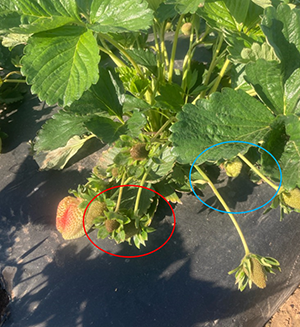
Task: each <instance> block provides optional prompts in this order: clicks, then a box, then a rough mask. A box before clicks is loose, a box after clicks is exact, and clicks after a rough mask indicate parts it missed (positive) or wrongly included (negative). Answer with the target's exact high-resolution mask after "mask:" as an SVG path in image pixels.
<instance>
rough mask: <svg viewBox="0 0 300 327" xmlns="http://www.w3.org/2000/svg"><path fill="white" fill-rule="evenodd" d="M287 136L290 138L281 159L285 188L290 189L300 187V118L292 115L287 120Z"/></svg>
mask: <svg viewBox="0 0 300 327" xmlns="http://www.w3.org/2000/svg"><path fill="white" fill-rule="evenodd" d="M286 134H287V135H288V136H289V137H290V138H289V140H288V142H287V143H286V145H285V148H284V153H283V154H282V156H281V158H280V166H281V169H282V175H283V186H284V187H285V188H286V189H288V190H291V189H294V188H295V187H300V124H299V118H298V117H297V116H295V115H291V116H289V117H288V119H287V120H286Z"/></svg>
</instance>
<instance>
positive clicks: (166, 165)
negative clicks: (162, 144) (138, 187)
mask: <svg viewBox="0 0 300 327" xmlns="http://www.w3.org/2000/svg"><path fill="white" fill-rule="evenodd" d="M175 159H176V157H175V156H174V155H173V154H172V152H171V148H166V149H165V150H164V151H163V153H162V154H161V155H160V156H159V157H155V158H153V159H150V160H148V163H147V165H146V167H145V168H146V169H147V167H148V166H150V165H151V169H150V171H149V173H148V175H147V179H146V180H147V181H148V182H151V183H155V182H158V181H160V180H161V179H163V178H164V176H166V175H167V174H168V173H169V172H170V171H171V170H172V168H173V166H174V164H175Z"/></svg>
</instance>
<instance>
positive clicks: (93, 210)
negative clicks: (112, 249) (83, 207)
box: [84, 200, 106, 228]
mask: <svg viewBox="0 0 300 327" xmlns="http://www.w3.org/2000/svg"><path fill="white" fill-rule="evenodd" d="M105 209H106V204H105V203H104V202H99V201H96V200H95V201H93V202H92V203H91V204H90V206H89V209H88V212H87V214H86V216H85V219H84V223H85V226H88V227H89V228H91V227H92V226H93V220H94V219H95V218H96V217H98V216H103V211H104V210H105Z"/></svg>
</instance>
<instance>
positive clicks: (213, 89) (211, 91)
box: [208, 58, 230, 95]
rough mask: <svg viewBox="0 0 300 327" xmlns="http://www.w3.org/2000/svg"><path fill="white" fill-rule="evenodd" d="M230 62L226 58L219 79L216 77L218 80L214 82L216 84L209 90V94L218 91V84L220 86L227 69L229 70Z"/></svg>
mask: <svg viewBox="0 0 300 327" xmlns="http://www.w3.org/2000/svg"><path fill="white" fill-rule="evenodd" d="M229 64H230V60H229V59H228V58H227V59H226V60H225V62H224V65H223V67H222V69H221V71H220V73H219V76H218V77H217V79H216V82H215V83H214V86H213V87H212V88H211V90H210V91H209V93H208V95H211V94H212V93H214V92H216V90H217V89H218V86H219V84H220V82H221V80H222V78H223V77H224V75H225V72H226V70H227V68H228V66H229Z"/></svg>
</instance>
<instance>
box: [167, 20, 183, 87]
mask: <svg viewBox="0 0 300 327" xmlns="http://www.w3.org/2000/svg"><path fill="white" fill-rule="evenodd" d="M183 17H184V15H181V16H180V17H179V20H178V23H177V27H176V31H175V35H174V40H173V46H172V52H171V58H170V66H169V75H168V81H169V83H172V77H173V69H174V62H175V55H176V49H177V43H178V36H179V31H180V28H181V23H182V20H183Z"/></svg>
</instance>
